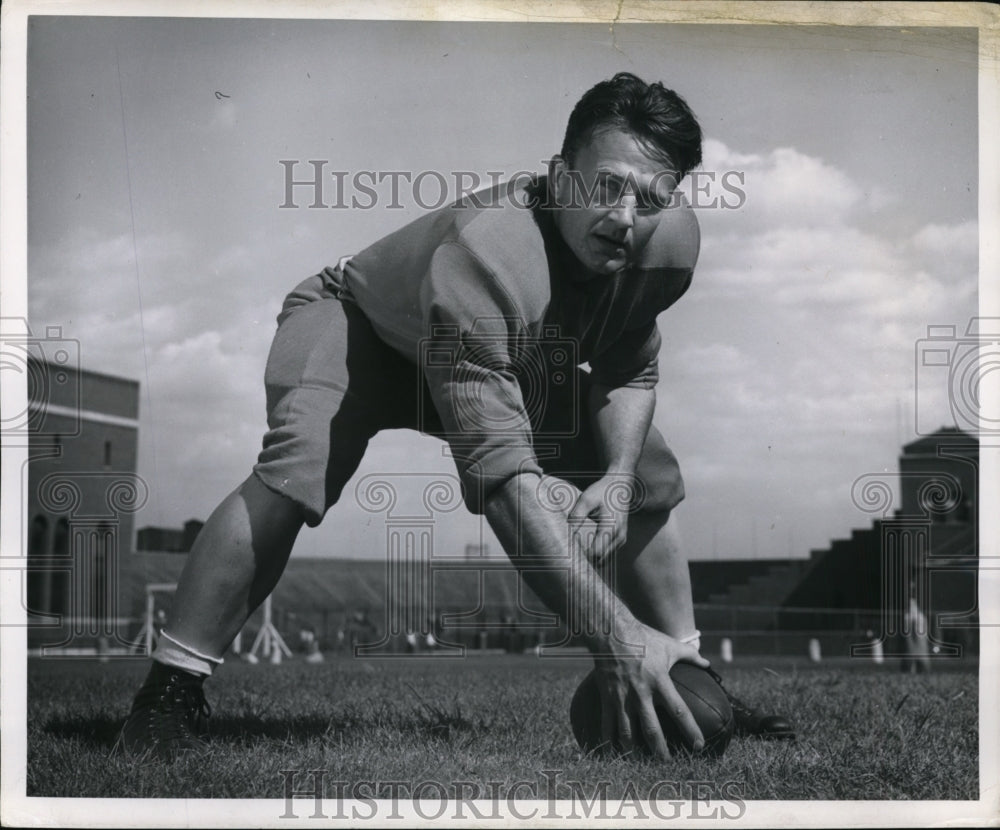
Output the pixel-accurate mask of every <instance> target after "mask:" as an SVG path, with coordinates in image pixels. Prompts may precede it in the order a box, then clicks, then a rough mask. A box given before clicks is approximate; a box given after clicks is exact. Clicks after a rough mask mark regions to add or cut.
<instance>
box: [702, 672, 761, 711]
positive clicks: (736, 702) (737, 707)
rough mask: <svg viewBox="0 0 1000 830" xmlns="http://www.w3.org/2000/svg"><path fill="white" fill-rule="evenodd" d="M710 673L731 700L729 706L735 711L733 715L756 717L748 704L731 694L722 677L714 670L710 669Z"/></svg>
mask: <svg viewBox="0 0 1000 830" xmlns="http://www.w3.org/2000/svg"><path fill="white" fill-rule="evenodd" d="M708 673H709V674H710V675H712V678H713V679H714V680H715V682H716V683H718V684H719V685H720V686H721V687H722V691H724V692H725V693H726V697H727V698H729V705H730V706H731V707H732V709H733V714H734V715H735V716H736V717H737V718H739V717H744V718H752V717H753V716H754V710H753V709H752V708H750V707H749V706H748V705H747V704H746V703H744V702H743V701H742V700H740V699H739V698H738V697H736V696H734V695H733V694H732V693H730V691H729V689H727V688H726V686H725V684H724V683H723V682H722V677H721V676H720V675H719V673H718V672H716V671H715V670H714V669H711V668H710V669H709V670H708Z"/></svg>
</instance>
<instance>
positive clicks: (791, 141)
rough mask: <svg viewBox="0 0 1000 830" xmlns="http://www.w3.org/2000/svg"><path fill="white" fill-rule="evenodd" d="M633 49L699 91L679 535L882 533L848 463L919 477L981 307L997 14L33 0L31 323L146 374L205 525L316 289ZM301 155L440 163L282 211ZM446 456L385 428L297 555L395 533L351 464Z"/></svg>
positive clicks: (675, 384) (520, 145) (468, 530)
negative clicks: (314, 284)
mask: <svg viewBox="0 0 1000 830" xmlns="http://www.w3.org/2000/svg"><path fill="white" fill-rule="evenodd" d="M623 70H624V71H630V72H634V73H636V74H638V75H639V76H640V77H643V78H644V79H646V80H662V81H663V82H664V83H665V84H666V85H667V86H668V87H671V88H673V89H675V90H677V91H678V92H679V93H680V94H681V95H683V96H684V97H685V99H686V100H687V101H688V103H689V104H690V105H691V107H692V109H693V110H694V111H695V113H696V114H697V116H698V118H699V120H700V122H701V124H702V127H703V130H704V133H705V136H706V144H705V160H704V163H703V166H702V172H701V178H700V179H699V181H700V183H701V185H702V187H703V188H704V190H703V191H702V192H701V194H700V195H699V194H693V195H696V196H697V198H698V200H699V204H702V205H703V207H699V208H698V218H699V220H700V222H701V227H702V251H701V257H700V260H699V263H698V267H697V269H696V272H695V278H694V282H693V284H692V287H691V289H690V290H689V292H688V293H687V295H685V297H684V298H683V299H682V300H681V301H680V302H679V303H677V304H676V305H675V306H673V307H672V308H670V309H668V310H667V311H666V312H664V313H663V314H662V315H661V317H660V319H659V324H660V329H661V333H662V335H663V347H662V351H661V354H660V376H661V380H660V384H659V387H658V389H657V410H656V415H655V418H654V421H655V423H656V425H657V426H658V427H659V428H660V430H661V431H662V432H663V433H664V435H665V436H666V438H667V440H668V443H669V444H670V446H671V447H672V448H673V450H674V452H675V453H676V455H677V456H678V458H679V460H680V464H681V469H682V471H683V473H684V477H685V482H686V487H687V498H686V499H685V501H684V503H683V504H682V505H681V506H680V507H679V508H678V509H677V517H678V519H679V521H680V526H681V530H682V535H683V538H684V540H685V546H686V549H687V551H688V555H689V556H690V557H691V558H693V559H710V558H721V559H725V558H744V557H778V558H785V557H795V558H797V557H803V556H807V555H808V554H809V552H810V550H811V549H819V548H823V547H825V546H827V545H828V544H829V542H830V540H831V539H833V538H837V537H842V536H847V535H850V531H851V529H852V528H855V527H864V526H867V525H868V524H869V523H870V521H871V516H870V515H869V514H866V513H864V512H862V511H861V510H860V509H859V508H858V507H857V506H855V505H854V504H853V503H852V501H851V486H852V483H853V482H854V481H855V480H856V479H858V478H859V477H861V476H863V475H866V474H871V473H883V472H886V473H891V471H894V470H895V469H896V467H897V457H898V455H899V450H900V446H901V445H902V444H903V443H906V442H908V441H911V440H914V439H915V438H916V437H918V436H917V428H916V423H917V415H918V414H919V415H920V423H921V424H922V425H923V424H933V425H934V426H935V427H936V426H941V425H952V424H954V423H955V421H954V418H953V415H952V414H951V409H950V407H949V406H948V384H947V378H946V377H943V376H942V373H941V372H940V371H939V372H938V373H937V374H935V373H933V372H932V373H930V375H929V376H928V374H927V373H926V372H925V373H923V374H922V375H921V376H920V379H919V385H918V381H917V379H916V373H915V355H916V353H917V349H918V348H919V342H920V341H921V339H922V338H925V337H926V335H927V327H928V326H930V325H954V326H956V327H957V329H958V332H959V334H961V333H962V332H963V331H964V330H965V327H966V325H967V324H968V321H969V319H970V318H971V317H973V316H975V315H976V313H977V268H978V263H977V251H978V226H977V198H978V191H977V186H978V184H977V183H978V168H977V153H978V146H977V130H978V125H977V85H976V82H977V46H976V33H975V31H974V30H963V29H949V30H945V29H909V30H907V29H899V28H895V29H894V28H878V29H876V28H867V29H852V28H845V27H815V28H800V29H791V28H788V27H776V26H763V25H753V26H727V25H669V24H663V25H659V24H658V25H652V24H618V25H616V26H615V27H614V29H613V30H611V29H610V28H609V27H608V26H607V25H605V24H586V25H584V24H572V25H568V24H557V23H551V24H544V25H539V24H532V25H528V24H501V23H490V24H457V23H452V24H438V23H414V22H410V23H403V22H372V21H369V22H346V21H282V20H204V19H203V20H191V19H189V20H184V19H173V20H172V19H165V18H148V19H121V18H60V17H52V18H42V17H35V18H33V19H32V23H31V25H30V28H29V39H28V96H29V100H28V147H29V151H28V298H29V320H30V323H31V326H32V328H33V330H35V331H36V332H37V331H44V328H45V327H46V326H53V325H58V326H61V327H62V332H63V336H64V337H71V338H75V339H77V340H79V342H80V354H81V364H82V365H83V366H84V367H85V368H88V369H93V370H97V371H101V372H108V373H112V374H119V375H122V376H125V377H129V378H132V379H135V380H138V381H140V384H141V400H140V439H139V440H140V445H139V467H138V472H139V473H140V475H141V476H143V478H144V479H145V480H146V481H147V483H148V484H149V489H150V500H149V502H148V504H147V506H146V507H145V508H143V510H142V511H141V513H140V514H139V516H138V517H137V521H136V526H137V527H143V526H145V525H166V526H177V527H179V526H180V525H181V524H182V523H183V522H184V521H185V520H187V519H189V518H201V519H204V518H206V517H207V516H208V514H209V513H210V512H211V510H212V509H213V508H214V507H215V505H216V504H217V503H218V502H219V501H220V500H221V499H222V498H223V497H224V496H225V495H226V494H227V493H228V492H229V491H231V490H232V489H233V488H234V487H235V486H236V485H237V484H238V483H239V482H240V481H241V480H242V479H243V478H245V477H246V475H247V474H248V473H249V471H250V468H251V466H252V464H253V462H254V460H255V458H256V454H257V452H258V450H259V448H260V441H261V437H262V434H263V431H264V429H265V426H266V425H265V413H264V391H263V382H262V379H263V370H264V365H265V362H266V358H267V351H268V348H269V345H270V341H271V337H272V335H273V332H274V329H275V317H276V315H277V312H278V310H279V308H280V305H281V301H282V299H283V297H284V295H285V294H286V293H287V292H288V291H290V290H291V289H292V288H293V287H294V286H295V285H296V283H298V282H299V281H300V280H302V279H304V278H305V277H307V276H309V275H311V274H314V273H316V272H317V271H319V270H320V269H321V268H323V267H324V266H326V265H330V264H334V263H335V262H336V261H337V259H339V258H340V257H341V256H344V255H348V254H352V253H355V252H357V251H358V250H361V249H362V248H364V247H365V246H367V245H369V244H371V243H372V242H374V241H375V240H377V239H378V238H380V237H381V236H383V235H385V234H386V233H388V232H390V231H392V230H394V229H395V228H397V227H400V226H401V225H402V224H404V223H405V222H406V221H408V220H410V219H413V218H416V217H417V216H419V215H421V214H422V213H423V212H424V211H425V207H426V205H427V204H428V203H431V204H433V203H435V202H436V201H438V191H437V187H436V183H437V182H438V181H439V179H438V178H437V176H436V174H437V173H441V174H443V175H444V177H445V179H446V181H449V182H451V183H452V188H453V190H454V173H455V172H456V171H468V172H469V173H477V174H478V175H480V176H482V177H483V179H484V181H485V182H486V183H488V179H487V178H486V175H487V173H490V172H496V173H500V174H503V176H504V177H509V176H512V175H514V174H515V173H517V172H519V171H531V172H542V171H543V169H544V165H545V162H546V160H547V159H548V158H549V157H550V156H551V155H552V154H553V153H555V152H557V151H558V149H559V145H560V143H561V140H562V133H563V130H564V128H565V122H566V119H567V118H568V116H569V113H570V110H571V109H572V106H573V104H574V102H575V101H576V99H577V98H578V97H579V96H580V95H581V94H582V93H583V92H584V91H585V90H586V89H587V88H589V87H590V86H591V85H593V84H594V83H596V82H597V81H600V80H602V79H604V78H607V77H609V76H611V75H612V74H614V73H615V72H617V71H623ZM309 160H316V161H321V162H323V171H324V173H325V174H331V173H332V172H334V171H343V172H344V173H345V176H346V180H347V181H348V182H350V181H352V180H353V178H354V176H355V175H356V174H358V172H359V171H376V172H383V173H385V172H392V171H398V172H402V171H408V172H409V173H410V174H411V177H415V176H416V175H417V174H419V173H421V172H427V173H428V175H426V176H425V177H424V179H423V181H424V189H423V190H422V191H421V193H420V194H419V195H415V194H414V193H413V192H412V189H411V188H409V187H408V186H406V185H405V183H404V184H403V186H402V187H401V188H400V194H399V198H398V200H396V201H395V202H393V200H392V199H391V198H389V197H390V195H391V194H390V192H389V188H388V184H385V185H383V186H379V187H378V188H377V190H378V194H379V199H378V203H377V204H376V205H374V206H372V207H370V208H367V209H366V208H364V207H358V208H355V209H352V208H349V207H348V208H343V209H341V208H337V207H329V206H326V207H318V208H311V207H309V205H310V204H311V203H312V191H311V190H310V189H309V188H305V187H296V188H294V189H293V190H292V195H293V199H292V201H293V202H294V203H295V205H296V206H295V207H284V208H283V207H281V205H282V204H285V203H286V202H287V199H286V169H291V170H293V171H294V176H295V178H296V179H297V180H302V179H306V178H307V177H311V175H312V168H311V167H310V166H309V164H308V162H309ZM282 161H285V162H295V164H293V165H289V164H285V165H283V164H282ZM727 174H728V175H729V178H728V179H726V181H728V182H729V184H730V185H731V188H730V189H728V190H727V189H724V188H723V187H722V181H723V176H724V175H727ZM713 175H714V176H715V179H714V183H713V181H712V179H711V176H713ZM466 181H467V179H466ZM685 187H686V188H687V189H688V192H689V194H690V193H691V182H690V181H689V182H688V183H686V185H685ZM351 195H357V196H359V197H361V201H362V202H363V203H364V202H367V201H368V200H367V198H364V194H362V193H360V192H356V191H353V190H351V189H350V188H348V192H347V197H348V198H347V200H348V201H349V199H350V196H351ZM337 196H338V191H337V189H336V187H335V185H334V178H333V176H332V175H329V176H328V177H327V178H325V179H324V193H323V199H322V201H323V202H324V204H326V205H331V204H335V203H337V201H338V198H337ZM713 200H714V205H713ZM393 203H394V204H395V207H390V204H393ZM724 205H725V206H724ZM956 348H961V346H960V345H956ZM944 374H946V373H944ZM917 391H919V393H920V395H919V408H918V398H917V394H916V393H917ZM959 425H961V424H959ZM443 448H444V445H443V444H442V443H441V442H439V441H436V440H434V439H430V438H427V437H423V436H420V435H418V434H416V433H412V432H407V431H392V432H386V433H382V434H381V435H379V436H378V437H377V438H376V440H375V441H373V443H372V445H371V447H370V449H369V452H368V455H367V456H366V459H365V461H364V463H363V465H362V467H361V469H360V470H359V471H358V473H357V475H356V477H355V479H354V481H353V482H352V483H351V484H349V485H348V486H347V488H345V496H344V498H343V500H342V502H341V503H340V504H338V505H337V506H336V507H334V508H333V509H332V510H331V511H330V513H329V514H328V516H327V518H326V520H325V522H324V523H323V525H322V526H321V527H320V528H318V529H316V530H312V531H308V530H307V531H304V532H303V533H302V534H301V535H300V538H299V541H298V543H297V545H296V548H295V551H294V553H293V555H296V556H301V555H310V556H321V555H336V556H345V557H347V556H349V557H357V556H363V557H378V556H383V555H384V554H385V535H386V530H385V522H384V517H382V516H380V515H378V514H373V513H369V512H366V511H364V510H363V509H362V508H361V507H360V506H359V505H358V503H357V499H356V498H355V496H354V493H355V485H356V483H357V482H359V481H360V480H361V479H362V478H363V477H365V476H369V475H373V474H381V475H383V476H387V477H389V478H390V480H394V481H398V482H404V481H406V480H408V478H407V477H410V478H412V476H413V475H414V474H417V473H419V474H421V475H449V474H453V471H454V468H453V465H452V462H451V461H450V460H449V459H448V458H447V457H446V456H445V454H444V452H443ZM436 521H437V525H436V537H435V539H436V542H435V544H436V545H440V546H441V548H442V552H446V551H448V552H451V551H457V550H461V549H462V548H463V547H464V545H465V544H471V543H479V542H482V541H485V542H486V543H488V544H490V545H491V547H492V549H493V550H494V552H496V551H497V550H498V545H496V543H495V541H494V540H492V537H491V535H490V534H489V531H488V529H486V528H485V526H484V522H483V521H482V520H481V519H479V518H478V517H473V516H470V515H468V514H467V513H465V512H464V511H463V510H462V509H459V510H456V511H451V512H449V513H447V514H443V515H441V516H439V517H437V519H436Z"/></svg>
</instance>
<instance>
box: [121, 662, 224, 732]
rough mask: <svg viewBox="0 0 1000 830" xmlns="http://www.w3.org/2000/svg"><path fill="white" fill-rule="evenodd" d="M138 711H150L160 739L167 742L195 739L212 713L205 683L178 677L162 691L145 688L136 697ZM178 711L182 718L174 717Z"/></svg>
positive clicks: (174, 676)
mask: <svg viewBox="0 0 1000 830" xmlns="http://www.w3.org/2000/svg"><path fill="white" fill-rule="evenodd" d="M135 708H137V709H138V708H148V709H149V710H150V715H151V716H153V717H154V718H155V720H156V723H157V728H158V731H159V733H160V739H161V740H166V741H170V740H177V739H185V738H191V737H195V732H196V731H200V730H201V728H202V726H203V724H204V722H205V720H206V719H207V718H208V717H210V716H211V714H212V707H211V706H209V705H208V701H207V700H206V699H205V692H204V690H203V689H202V687H201V683H200V682H198V681H196V680H188V679H187V678H184V677H183V676H182V675H176V674H175V675H171V676H170V679H169V681H168V682H167V684H166V685H165V686H163V687H161V688H160V689H157V688H156V687H154V686H150V687H148V688H144V689H142V690H141V692H140V693H139V695H138V696H137V697H136V701H135ZM176 712H180V713H181V714H182V717H179V718H178V717H170V715H171V714H174V713H176ZM157 715H159V716H160V717H156V716H157ZM193 730H194V731H193Z"/></svg>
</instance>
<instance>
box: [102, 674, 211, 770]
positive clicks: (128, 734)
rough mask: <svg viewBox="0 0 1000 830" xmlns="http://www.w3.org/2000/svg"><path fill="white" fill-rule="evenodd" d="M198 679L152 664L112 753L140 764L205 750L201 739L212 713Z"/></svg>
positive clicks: (169, 759) (191, 675)
mask: <svg viewBox="0 0 1000 830" xmlns="http://www.w3.org/2000/svg"><path fill="white" fill-rule="evenodd" d="M204 681H205V678H204V677H202V676H201V675H197V674H192V673H190V672H186V671H184V670H183V669H178V668H175V667H174V666H166V665H163V664H162V663H158V662H156V661H155V660H154V661H153V666H152V668H150V670H149V674H148V675H146V680H145V682H144V683H143V684H142V688H140V689H139V692H138V694H136V696H135V700H134V701H133V703H132V711H131V712H130V713H129V716H128V719H127V720H126V721H125V725H124V726H123V727H122V731H121V734H120V735H119V736H118V741H117V742H116V743H115V749H114V751H116V752H119V751H120V752H122V753H123V754H124V755H126V756H130V757H133V758H139V759H142V760H151V759H159V760H161V761H173V760H174V759H176V758H178V757H179V756H181V755H184V754H200V753H202V752H204V751H205V750H206V749H207V748H208V744H207V743H206V742H205V741H204V739H203V738H202V735H204V734H205V732H206V731H207V730H206V726H207V724H206V719H207V718H208V716H209V715H211V713H212V710H211V708H210V707H209V705H208V701H206V700H205V692H204V691H203V690H202V684H203V683H204Z"/></svg>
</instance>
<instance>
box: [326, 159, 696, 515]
mask: <svg viewBox="0 0 1000 830" xmlns="http://www.w3.org/2000/svg"><path fill="white" fill-rule="evenodd" d="M545 187H546V182H545V180H544V178H543V179H541V180H539V181H536V182H533V183H532V184H530V185H528V186H526V187H522V188H519V189H511V190H509V191H504V190H503V186H501V188H497V189H495V190H494V191H490V192H487V193H484V194H476V195H474V196H470V197H466V198H465V199H463V200H460V201H459V202H457V203H456V204H455V205H450V206H448V207H444V208H441V209H439V210H437V211H434V212H432V213H430V214H427V215H426V216H423V217H421V218H419V219H417V220H416V221H414V222H412V223H410V224H408V225H406V226H405V227H403V228H401V229H400V230H398V231H396V232H394V233H392V234H390V235H388V236H386V237H384V238H382V239H381V240H379V241H378V242H376V243H375V244H374V245H372V246H370V247H369V248H366V249H365V250H363V251H362V252H361V253H359V254H357V255H356V256H354V257H352V258H351V259H350V261H349V262H347V263H346V265H345V266H344V269H343V284H344V287H345V289H346V292H347V294H348V296H349V297H350V298H352V299H353V300H354V302H356V303H357V305H358V306H359V307H360V308H361V310H362V311H363V312H364V313H365V316H366V317H367V318H368V319H369V320H370V321H371V324H372V326H373V328H374V329H375V331H376V333H377V334H378V335H379V337H380V338H381V339H382V340H384V341H385V342H386V343H387V344H388V345H390V346H391V347H393V348H394V349H396V350H397V351H399V352H400V353H402V354H403V355H404V356H405V357H407V358H408V359H409V360H411V361H412V362H414V363H415V364H417V365H418V366H419V367H420V368H421V370H422V372H423V374H424V377H425V378H426V381H427V389H428V390H429V393H430V396H431V398H432V401H433V403H434V407H435V409H436V410H437V412H438V414H439V415H440V418H441V421H442V423H443V425H444V427H445V432H446V434H447V437H448V440H449V443H450V444H451V447H452V451H453V455H454V457H455V460H456V464H457V467H458V470H459V474H460V477H461V479H462V483H463V486H464V488H465V500H466V504H467V505H468V506H469V508H470V509H472V510H473V511H474V512H482V506H483V504H484V502H485V499H486V497H487V496H489V494H490V493H491V492H492V491H493V490H494V489H495V488H496V487H497V486H499V485H500V484H502V483H503V482H505V481H506V480H507V479H509V478H511V477H512V476H514V475H516V474H518V473H520V472H535V473H539V474H540V473H541V469H540V467H539V465H538V462H537V459H536V457H535V453H534V444H533V429H532V428H533V426H535V427H537V426H538V423H537V420H538V418H540V417H541V415H539V414H538V413H539V412H540V411H541V410H544V408H545V406H544V404H545V395H546V392H545V389H546V385H547V384H550V383H553V382H560V379H562V380H563V381H565V379H566V371H570V372H573V371H575V366H576V365H579V364H582V363H589V365H590V368H591V377H592V380H593V381H594V382H595V383H597V384H601V385H606V386H611V387H634V388H642V389H650V388H652V387H653V386H654V385H655V384H656V382H657V380H658V370H657V355H658V352H659V348H660V335H659V331H658V329H657V326H656V317H657V315H658V314H659V313H660V312H661V311H663V310H664V309H665V308H667V307H668V306H670V305H672V304H673V303H674V302H676V301H677V299H678V298H680V296H681V295H682V294H683V293H684V292H685V291H686V290H687V288H688V286H689V285H690V282H691V277H692V273H693V270H694V265H695V262H696V260H697V257H698V248H699V232H698V223H697V220H696V218H695V216H694V213H693V211H692V210H691V209H690V208H689V207H687V206H684V207H678V208H671V209H667V210H664V211H663V212H662V213H661V214H660V217H661V218H660V222H659V224H658V225H657V228H656V230H655V231H654V232H653V235H652V238H651V239H650V241H649V243H648V244H647V245H646V246H645V248H643V250H642V251H640V252H639V254H638V258H637V261H636V262H634V263H631V264H629V265H628V266H626V267H625V268H623V269H622V270H620V271H618V272H617V273H615V274H613V275H610V276H597V277H593V276H592V277H591V278H590V279H586V280H582V279H579V278H577V277H578V276H583V270H584V269H583V266H582V265H581V264H580V262H579V261H578V260H577V259H576V258H575V257H574V256H573V254H572V253H571V251H570V249H569V248H568V246H567V245H566V244H565V242H564V241H563V239H562V237H561V235H560V233H559V231H558V229H557V228H556V225H555V223H554V220H553V217H552V212H551V211H552V210H558V209H560V208H549V207H546V206H545V204H544V200H538V199H537V198H536V197H537V196H538V194H540V193H544V192H545ZM533 199H534V202H532V200H533ZM545 420H546V423H547V424H552V423H557V424H558V422H559V418H558V417H556V418H555V421H553V413H551V412H549V413H546V414H545ZM570 421H571V418H567V419H566V422H567V423H569V422H570ZM559 428H560V427H559V426H558V425H557V426H556V427H555V429H556V430H558V429H559Z"/></svg>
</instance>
